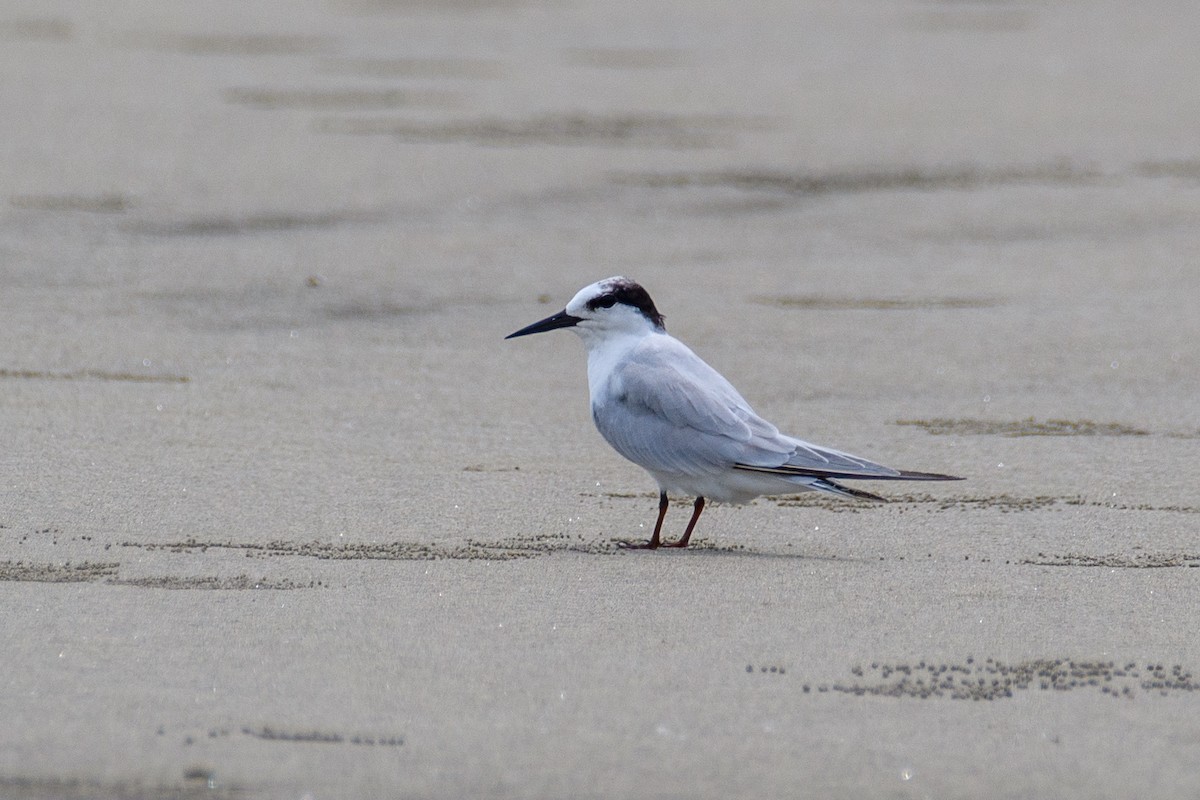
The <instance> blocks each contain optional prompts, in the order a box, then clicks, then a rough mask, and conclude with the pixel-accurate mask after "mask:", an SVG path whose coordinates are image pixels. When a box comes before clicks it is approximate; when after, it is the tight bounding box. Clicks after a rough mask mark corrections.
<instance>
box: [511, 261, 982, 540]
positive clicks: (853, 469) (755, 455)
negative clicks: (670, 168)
mask: <svg viewBox="0 0 1200 800" xmlns="http://www.w3.org/2000/svg"><path fill="white" fill-rule="evenodd" d="M558 329H570V330H571V331H573V332H574V333H576V334H577V335H578V336H579V338H580V339H582V340H583V344H584V346H585V348H586V349H587V358H588V360H587V375H588V390H589V395H590V399H591V410H592V420H593V421H594V422H595V424H596V428H597V430H599V432H600V435H601V436H603V437H604V439H605V440H606V441H607V442H608V443H609V444H610V445H611V446H612V447H613V449H614V450H616V451H617V452H618V453H620V454H621V455H622V456H624V457H625V458H627V459H629V460H630V461H632V462H633V463H635V464H637V465H638V466H640V467H642V468H643V469H644V470H646V472H648V473H650V475H651V477H653V478H654V480H655V481H656V482H657V483H658V489H659V500H658V520H657V521H656V522H655V524H654V533H653V535H651V537H650V539H649V540H645V541H622V542H620V546H621V547H624V548H630V549H647V550H656V549H658V548H659V547H677V548H683V547H687V546H688V542H689V541H690V540H691V537H692V531H694V530H695V528H696V522H697V521H698V520H699V519H700V514H701V512H702V511H703V510H704V506H705V502H706V501H708V500H711V501H714V502H719V503H733V504H741V503H747V502H749V501H751V500H753V499H754V498H756V497H760V496H763V495H766V496H770V495H779V494H793V493H796V492H802V491H818V492H824V493H827V494H831V495H837V496H840V497H846V498H854V499H859V500H871V501H875V502H886V500H885V499H884V498H883V497H880V496H879V495H875V494H872V493H870V492H866V491H863V490H861V489H855V488H851V487H848V486H843V485H842V484H841V483H838V481H841V480H860V479H869V480H909V481H954V480H962V478H958V477H955V476H953V475H941V474H937V473H931V472H913V471H909V470H897V469H892V468H891V467H885V466H883V465H882V464H877V463H875V462H873V461H869V460H867V459H865V458H862V457H860V456H856V455H851V454H850V453H844V452H841V451H839V450H833V449H831V448H828V447H822V446H820V445H815V444H811V443H809V442H806V441H803V440H801V439H797V438H795V437H792V436H787V435H785V434H783V433H780V431H779V429H778V428H776V427H775V426H774V425H772V424H771V423H770V422H768V421H767V420H765V419H763V418H762V417H760V416H759V415H758V414H756V413H755V412H754V409H753V408H751V407H750V404H749V403H748V402H746V400H745V398H743V397H742V395H741V394H740V393H739V392H738V390H737V389H735V388H734V387H733V384H731V383H730V382H729V381H728V380H726V379H725V377H724V376H722V375H721V373H719V372H717V371H716V370H715V369H713V368H712V367H710V366H709V365H708V364H707V363H706V362H705V361H703V360H702V359H701V358H700V357H699V356H697V355H696V354H695V353H694V352H692V350H691V349H690V348H689V347H688V346H687V345H685V344H684V343H683V342H681V341H679V340H678V339H676V338H675V337H673V336H671V335H670V334H669V333H667V329H666V326H665V325H664V323H663V315H662V314H660V313H659V312H658V309H657V308H656V307H655V305H654V301H653V300H652V299H650V294H649V293H648V292H647V291H646V290H645V289H644V288H642V286H641V285H640V284H638V283H637V282H636V281H633V280H631V279H629V278H626V277H622V276H615V277H612V278H607V279H605V280H602V281H597V282H596V283H593V284H591V285H590V286H585V287H584V288H583V289H580V290H579V292H578V293H577V294H576V295H575V296H574V297H573V298H572V299H571V302H569V303H567V305H566V307H565V308H564V309H563V310H562V311H559V312H558V313H557V314H553V315H551V316H549V317H546V318H545V319H543V320H539V321H538V322H535V323H533V324H532V325H527V326H526V327H524V328H521V329H520V330H518V331H515V332H513V333H511V334H509V335H508V336H506V337H504V338H505V339H515V338H517V337H519V336H529V335H530V334H534V333H545V332H547V331H553V330H558ZM669 494H674V495H684V496H690V497H694V498H696V499H695V501H694V504H693V507H692V517H691V519H690V520H689V521H688V524H687V528H686V529H685V530H684V533H683V536H682V537H680V538H679V539H676V540H675V541H671V542H667V541H664V540H663V538H662V526H663V519H664V518H665V517H666V515H667V506H668V504H669V500H668V495H669Z"/></svg>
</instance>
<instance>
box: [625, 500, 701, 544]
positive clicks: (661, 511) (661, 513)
mask: <svg viewBox="0 0 1200 800" xmlns="http://www.w3.org/2000/svg"><path fill="white" fill-rule="evenodd" d="M666 516H667V493H666V492H659V495H658V522H656V523H654V535H653V536H651V537H650V541H648V542H617V547H620V548H623V549H625V550H657V549H658V546H659V545H660V544H662V540H661V539H659V538H658V537H659V534H660V533H662V524H663V518H664V517H666ZM692 524H693V525H694V524H696V521H695V520H694V519H693V520H692ZM691 532H692V529H691V527H689V528H688V533H691ZM685 538H686V537H685Z"/></svg>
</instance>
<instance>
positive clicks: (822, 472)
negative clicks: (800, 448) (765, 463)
mask: <svg viewBox="0 0 1200 800" xmlns="http://www.w3.org/2000/svg"><path fill="white" fill-rule="evenodd" d="M733 468H734V469H740V470H743V471H745V472H764V473H767V474H769V475H787V476H794V477H799V478H838V479H840V480H863V481H961V480H963V479H962V478H959V477H957V476H954V475H940V474H938V473H936V472H913V471H911V470H896V471H893V472H892V473H885V474H882V475H880V474H873V473H870V472H851V471H846V470H829V469H818V468H813V467H792V466H788V465H787V464H784V465H782V466H778V467H759V466H754V465H753V464H734V465H733ZM834 485H836V484H834Z"/></svg>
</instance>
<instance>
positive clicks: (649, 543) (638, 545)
mask: <svg viewBox="0 0 1200 800" xmlns="http://www.w3.org/2000/svg"><path fill="white" fill-rule="evenodd" d="M661 545H662V542H660V541H659V540H658V539H647V540H645V541H642V542H629V541H624V540H622V541H619V542H617V547H619V548H620V549H622V550H657V549H658V548H659V547H660V546H661Z"/></svg>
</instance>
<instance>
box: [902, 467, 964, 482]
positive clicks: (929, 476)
mask: <svg viewBox="0 0 1200 800" xmlns="http://www.w3.org/2000/svg"><path fill="white" fill-rule="evenodd" d="M896 478H897V480H905V481H965V480H966V478H960V477H958V476H957V475H941V474H939V473H936V472H913V471H911V470H900V474H899V475H897V476H896Z"/></svg>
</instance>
